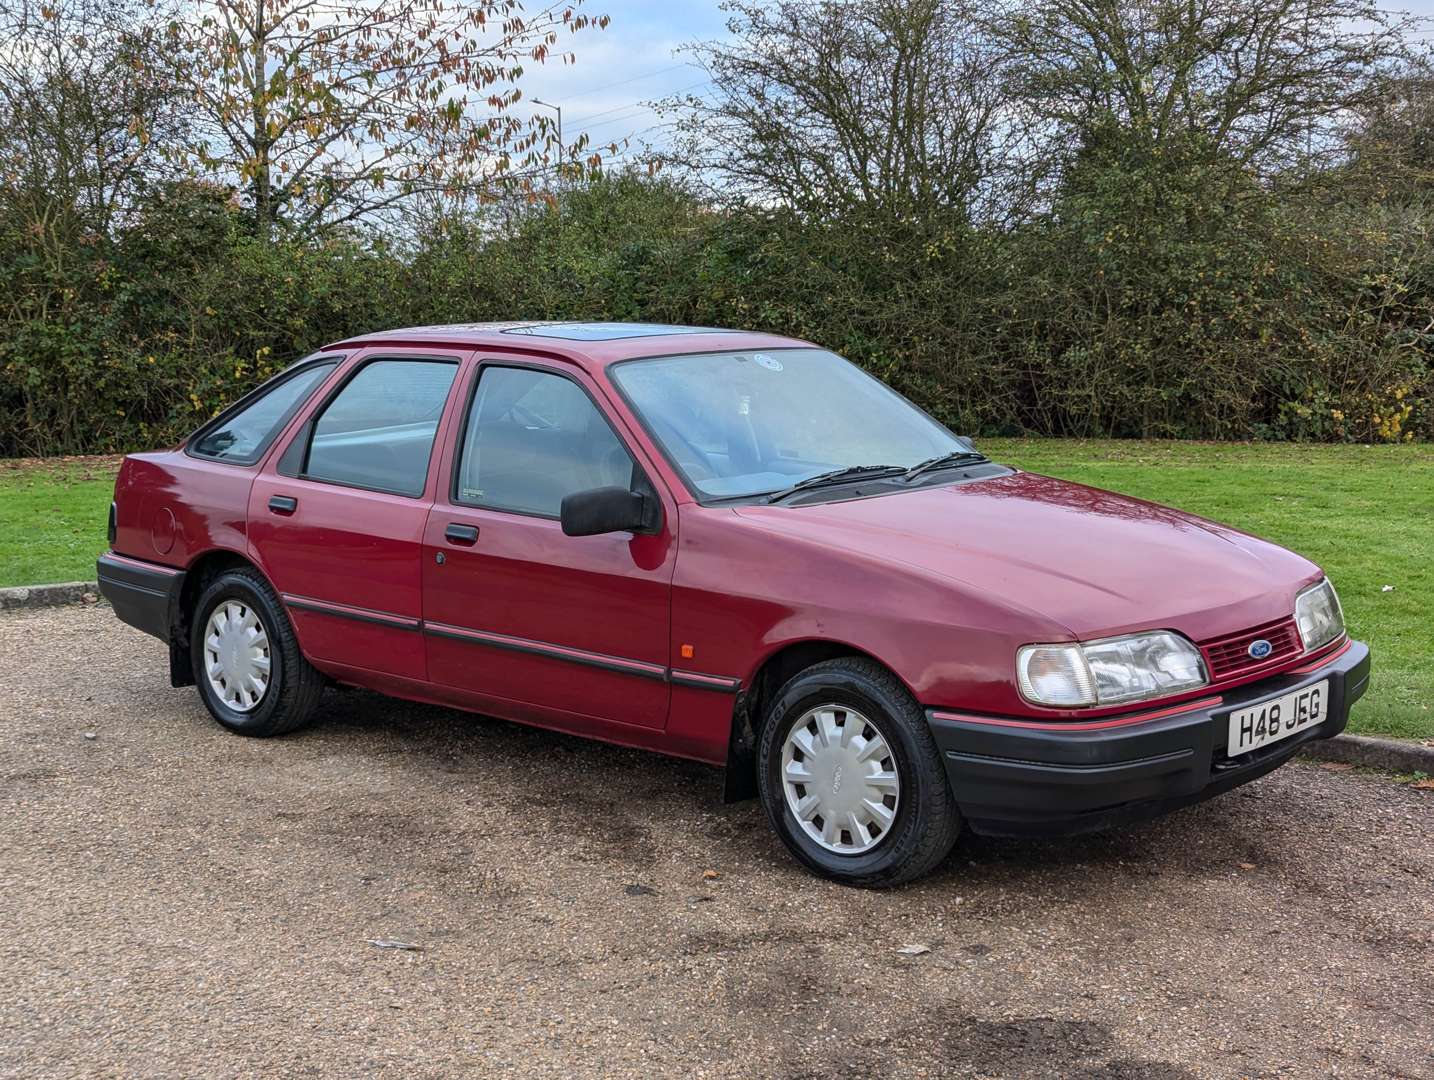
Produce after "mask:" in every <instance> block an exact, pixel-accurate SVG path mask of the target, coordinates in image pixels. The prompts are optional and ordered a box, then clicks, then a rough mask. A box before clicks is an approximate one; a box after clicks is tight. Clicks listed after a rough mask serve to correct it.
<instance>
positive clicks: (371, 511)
mask: <svg viewBox="0 0 1434 1080" xmlns="http://www.w3.org/2000/svg"><path fill="white" fill-rule="evenodd" d="M466 355H467V353H466V352H463V353H459V352H443V351H439V352H437V353H434V352H427V351H426V352H424V353H423V354H416V353H414V352H412V351H404V350H396V351H395V350H382V351H380V350H370V351H369V352H367V353H361V354H359V355H358V357H357V358H356V359H355V360H354V361H353V362H352V363H351V364H350V366H349V368H348V370H347V371H346V372H345V373H344V378H343V380H342V382H341V383H340V385H339V387H338V389H337V390H336V391H335V392H334V393H332V394H331V395H330V396H329V397H328V398H327V399H326V400H325V401H324V402H323V403H321V404H320V405H318V406H317V407H316V408H315V409H314V411H313V413H312V415H311V416H310V417H309V418H308V419H307V420H306V421H305V422H304V423H303V424H302V425H301V426H300V427H299V428H298V430H297V431H296V432H295V434H294V435H293V436H292V437H291V439H290V442H289V444H288V445H287V447H286V448H285V450H284V451H283V453H282V454H280V455H278V456H277V459H276V460H275V461H274V462H273V463H272V464H271V465H270V467H269V468H267V469H265V471H264V472H263V473H262V474H261V475H260V476H259V477H258V478H257V479H256V480H255V483H254V486H253V488H252V490H251V492H250V497H249V540H250V544H251V546H252V548H253V550H254V553H255V555H256V557H257V560H258V562H259V564H260V565H261V566H262V567H263V568H264V571H265V573H266V574H267V575H268V576H269V580H270V581H272V582H273V584H274V587H275V589H277V590H278V591H279V593H280V595H281V598H282V599H283V602H284V605H285V607H286V608H287V609H288V612H289V617H290V619H291V620H292V621H293V623H294V627H295V631H296V633H297V634H298V636H299V640H300V642H301V643H302V645H303V649H304V652H305V654H306V655H307V656H308V657H309V658H310V659H311V660H313V661H314V662H315V664H316V666H318V667H320V668H328V669H329V670H331V671H332V670H335V669H337V668H343V669H346V670H347V671H349V672H350V674H351V675H353V676H354V677H357V673H360V672H363V671H375V672H382V673H384V674H388V675H398V676H402V677H404V678H409V679H414V680H422V679H423V678H424V677H425V665H426V657H425V654H424V648H423V635H422V633H421V632H420V631H421V623H420V619H421V617H422V613H423V598H422V574H421V570H420V563H419V560H420V558H421V557H422V544H423V530H424V527H425V525H426V523H427V520H428V511H429V507H430V506H432V504H433V493H434V487H435V484H436V480H434V479H433V478H432V477H431V475H430V474H431V473H432V472H436V469H431V468H430V466H431V462H432V457H433V446H434V444H435V442H436V441H438V440H439V437H440V435H441V432H442V430H443V428H444V427H446V422H447V419H448V416H447V411H450V410H447V402H448V399H449V395H450V392H451V391H452V388H453V386H454V384H455V383H456V381H457V375H458V370H459V364H460V361H461V360H462V359H463V357H464V356H466Z"/></svg>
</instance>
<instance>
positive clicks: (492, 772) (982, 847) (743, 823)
mask: <svg viewBox="0 0 1434 1080" xmlns="http://www.w3.org/2000/svg"><path fill="white" fill-rule="evenodd" d="M295 738H298V739H302V740H304V741H306V742H308V741H309V740H314V743H315V744H316V745H317V744H323V746H324V748H325V749H333V750H335V751H338V750H339V745H338V744H340V743H341V744H343V745H342V752H344V753H360V754H363V755H369V756H373V757H378V758H383V759H386V760H389V761H393V760H395V759H398V760H401V761H403V762H404V765H405V768H406V769H418V768H421V770H422V772H423V776H424V782H425V783H426V784H428V785H430V786H432V785H437V786H440V787H441V786H443V785H445V784H454V783H471V782H474V781H476V780H478V779H480V778H481V779H482V780H483V782H484V785H485V791H486V792H487V794H488V796H489V797H490V798H494V799H498V800H501V801H502V802H503V803H504V804H505V805H507V806H508V808H510V809H511V810H513V811H515V812H519V813H522V814H523V815H524V816H525V817H527V818H529V819H531V820H532V821H533V823H534V825H535V826H537V825H538V824H539V823H541V824H542V826H543V827H544V829H545V831H550V832H552V833H553V834H554V835H560V836H571V837H574V838H575V839H580V840H581V841H583V844H582V845H581V846H580V847H577V848H575V849H574V851H575V857H577V858H578V859H579V860H580V861H594V862H596V861H600V860H602V859H604V858H610V857H619V858H620V859H621V860H622V861H624V862H626V863H630V864H632V865H634V866H639V867H640V866H643V865H646V864H649V863H651V862H653V861H654V860H655V859H656V858H658V857H659V855H660V848H661V847H662V846H663V845H664V844H669V843H676V844H681V845H682V846H684V847H689V848H692V849H697V848H702V849H705V850H706V851H708V852H709V854H710V859H711V861H712V862H713V864H714V865H716V864H719V863H720V864H723V865H726V866H729V867H737V866H746V867H747V868H748V869H750V870H758V869H759V868H760V869H761V870H762V871H769V870H772V869H778V868H780V869H781V870H784V871H787V872H792V873H795V874H801V873H802V872H801V871H799V870H797V868H796V866H795V864H794V863H793V862H792V861H791V860H790V859H789V858H788V856H787V855H786V853H785V851H783V850H782V849H781V847H780V844H779V843H778V842H777V841H776V839H775V838H774V837H773V836H771V834H770V832H769V830H768V829H767V823H766V818H765V815H764V813H763V811H762V809H761V807H760V804H759V803H758V802H757V801H756V800H747V801H744V802H740V803H735V804H726V803H724V802H723V799H722V784H723V775H722V770H721V769H720V768H716V767H713V766H709V765H704V764H702V763H699V762H693V761H687V760H683V759H679V758H670V757H665V756H662V755H659V754H654V753H649V752H646V751H642V750H634V749H630V748H626V747H620V746H614V745H611V744H607V743H602V742H597V741H594V740H590V739H584V738H581V737H578V736H572V735H565V734H562V733H559V732H554V731H549V730H545V729H541V728H534V727H529V726H526V725H522V724H516V723H509V722H507V721H502V720H497V719H493V718H491V717H487V716H482V715H478V714H470V713H464V712H461V711H458V710H454V709H448V708H443V707H440V706H430V705H422V704H417V703H412V702H406V701H400V700H397V699H393V698H388V697H384V696H382V695H379V694H373V693H369V692H367V691H358V690H344V691H338V692H331V693H330V694H329V695H328V696H327V697H326V698H325V701H324V703H323V705H322V706H321V711H320V714H319V716H318V719H317V723H316V725H315V726H314V727H313V728H311V729H310V730H309V731H308V732H307V733H306V734H303V735H299V736H296V737H295ZM575 777H580V778H581V783H574V778H575ZM1259 798H1260V796H1259V795H1258V794H1257V793H1256V792H1255V789H1240V790H1237V791H1235V792H1231V793H1228V794H1226V795H1224V796H1222V797H1221V798H1219V799H1216V800H1214V801H1212V802H1209V803H1204V804H1200V805H1197V806H1194V807H1188V808H1185V809H1182V810H1179V811H1176V812H1175V813H1173V814H1171V815H1169V816H1167V817H1163V818H1159V819H1156V820H1154V821H1151V822H1145V823H1141V824H1136V825H1130V826H1123V827H1121V828H1118V829H1114V830H1109V831H1105V832H1099V833H1088V834H1083V835H1078V836H1073V837H1061V838H1056V839H1049V840H1044V839H995V838H988V837H982V836H976V835H974V834H972V833H970V832H967V833H965V834H963V836H962V837H961V839H960V840H959V841H958V843H957V846H956V848H955V849H954V851H953V852H952V855H951V857H950V858H949V859H947V860H946V862H945V863H943V864H942V866H940V867H938V868H937V870H936V871H935V872H934V873H933V874H931V875H929V876H928V877H927V878H925V879H924V880H923V881H921V882H919V883H917V884H916V885H914V886H911V887H910V888H909V889H908V890H905V891H908V892H914V893H916V894H920V895H927V894H930V893H932V892H937V891H943V890H952V889H958V890H966V891H968V892H969V891H971V890H973V889H981V888H982V887H989V888H992V889H1000V890H1001V891H1002V892H1003V893H1006V894H1008V895H1020V896H1023V897H1024V898H1025V901H1024V902H1025V903H1027V904H1029V905H1031V906H1033V907H1034V906H1043V905H1045V904H1049V903H1053V902H1056V901H1055V900H1054V899H1053V898H1052V894H1051V889H1050V887H1051V886H1052V885H1055V884H1057V883H1059V884H1061V885H1062V886H1064V887H1066V888H1067V899H1074V897H1075V896H1076V895H1079V894H1080V893H1082V892H1084V890H1085V883H1086V882H1089V881H1090V880H1092V879H1093V878H1096V879H1099V880H1100V881H1101V883H1102V888H1103V889H1105V890H1107V892H1108V891H1109V890H1110V889H1112V888H1119V887H1120V886H1121V885H1122V883H1123V884H1124V885H1125V886H1127V887H1129V888H1131V889H1136V888H1140V887H1141V886H1142V884H1143V883H1146V882H1148V881H1149V879H1151V878H1153V877H1158V876H1161V875H1164V874H1167V873H1169V872H1170V871H1171V870H1172V868H1178V871H1179V876H1182V877H1187V878H1188V877H1192V876H1195V877H1199V876H1207V875H1211V874H1223V873H1226V872H1228V870H1229V868H1230V866H1231V859H1232V855H1231V853H1232V852H1237V853H1246V856H1245V857H1249V858H1250V859H1251V860H1252V861H1260V862H1261V863H1265V862H1274V861H1276V860H1277V859H1278V857H1279V856H1278V852H1277V850H1275V848H1274V847H1273V846H1271V845H1268V844H1267V843H1266V842H1264V841H1263V840H1262V837H1263V836H1264V833H1263V832H1262V830H1260V829H1258V828H1255V827H1253V825H1251V823H1250V820H1249V819H1250V814H1249V813H1248V809H1249V807H1248V806H1246V805H1245V804H1246V803H1247V802H1249V801H1250V800H1258V799H1259ZM1242 811H1245V812H1242ZM674 819H680V820H681V821H683V822H690V823H691V826H692V828H693V829H695V830H697V831H696V833H695V834H693V835H691V836H687V837H684V836H682V835H681V834H680V833H679V834H674V833H673V831H672V830H671V829H670V828H662V827H659V826H666V825H667V823H670V822H671V821H673V820H674ZM664 834H665V835H664ZM1061 902H1066V901H1061Z"/></svg>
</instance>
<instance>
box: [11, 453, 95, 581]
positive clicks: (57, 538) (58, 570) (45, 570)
mask: <svg viewBox="0 0 1434 1080" xmlns="http://www.w3.org/2000/svg"><path fill="white" fill-rule="evenodd" d="M117 466H118V459H117V458H69V459H57V460H54V461H46V462H40V463H36V462H17V461H0V586H4V585H41V584H45V583H48V582H52V581H93V580H94V579H95V558H96V557H97V556H98V555H99V554H100V552H102V551H104V550H105V548H106V546H107V544H106V541H105V524H106V522H107V520H108V517H109V506H110V499H111V498H113V497H114V496H113V493H114V483H115V469H116V467H117Z"/></svg>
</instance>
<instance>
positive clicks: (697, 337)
mask: <svg viewBox="0 0 1434 1080" xmlns="http://www.w3.org/2000/svg"><path fill="white" fill-rule="evenodd" d="M383 345H393V346H405V347H418V348H421V347H423V346H425V345H428V346H435V347H436V346H448V347H453V346H457V347H460V348H478V349H491V350H493V351H495V352H500V353H527V354H533V353H538V354H542V355H547V356H556V357H559V358H562V359H566V360H571V361H574V362H576V363H579V364H582V365H584V366H596V367H603V366H606V365H607V364H610V363H614V362H616V361H619V360H631V359H634V358H637V357H642V356H671V355H676V354H679V353H694V352H726V351H733V350H743V349H780V348H787V349H790V348H793V347H798V348H810V347H812V346H811V343H810V342H807V341H802V340H800V339H798V338H790V337H783V336H781V335H778V334H763V333H755V332H751V331H746V330H727V329H723V328H721V327H713V326H667V325H664V324H661V323H639V322H577V321H575V322H560V321H551V322H548V321H538V320H531V321H515V322H487V323H451V324H448V325H442V326H409V327H403V328H401V329H395V330H383V331H380V332H378V333H372V334H362V335H358V336H355V337H351V338H345V339H344V340H342V341H336V342H334V343H333V344H331V345H328V346H327V347H326V350H335V349H358V348H367V347H371V346H383Z"/></svg>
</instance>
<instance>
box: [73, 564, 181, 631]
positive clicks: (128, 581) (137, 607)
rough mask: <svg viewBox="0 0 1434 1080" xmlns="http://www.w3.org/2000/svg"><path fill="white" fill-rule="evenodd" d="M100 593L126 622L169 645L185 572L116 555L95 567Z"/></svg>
mask: <svg viewBox="0 0 1434 1080" xmlns="http://www.w3.org/2000/svg"><path fill="white" fill-rule="evenodd" d="M95 574H96V576H97V578H98V581H99V586H100V592H101V594H103V596H104V598H105V599H106V600H108V601H109V602H110V606H111V607H112V608H114V611H115V614H116V615H118V616H119V617H120V620H121V621H122V622H126V623H129V625H130V626H133V627H134V628H135V629H137V630H143V631H144V632H145V633H146V634H153V635H154V636H155V637H157V638H159V639H160V640H161V641H169V640H170V637H171V636H172V632H173V627H174V625H175V613H176V612H177V611H178V610H179V594H180V590H181V589H182V588H183V587H184V571H183V570H175V569H174V568H173V567H169V566H157V565H155V564H153V563H146V562H141V561H140V560H138V559H130V558H127V557H125V556H123V555H115V554H113V553H110V554H107V555H101V556H100V557H99V561H98V562H97V563H96V564H95Z"/></svg>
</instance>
